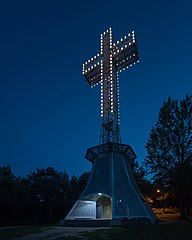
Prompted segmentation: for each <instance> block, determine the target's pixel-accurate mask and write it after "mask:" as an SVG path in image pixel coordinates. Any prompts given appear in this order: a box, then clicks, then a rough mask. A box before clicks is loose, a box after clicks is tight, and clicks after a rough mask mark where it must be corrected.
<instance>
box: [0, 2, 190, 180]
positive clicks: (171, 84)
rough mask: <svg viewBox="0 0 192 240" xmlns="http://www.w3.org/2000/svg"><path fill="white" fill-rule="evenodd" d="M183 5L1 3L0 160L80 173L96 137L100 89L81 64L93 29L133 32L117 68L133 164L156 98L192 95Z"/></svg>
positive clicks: (23, 167) (93, 47)
mask: <svg viewBox="0 0 192 240" xmlns="http://www.w3.org/2000/svg"><path fill="white" fill-rule="evenodd" d="M191 11H192V2H191V1H190V0H183V1H180V0H161V1H152V0H149V1H142V0H140V1H129V0H126V1H108V0H107V1H64V0H63V1H61V0H55V1H49V0H47V1H45V0H39V1H34V0H33V1H30V0H29V1H19V0H18V1H9V0H7V1H1V3H0V166H5V165H7V164H10V165H11V167H12V170H13V173H14V174H16V175H26V174H27V173H28V172H29V171H34V170H36V168H42V167H43V168H46V167H48V166H52V167H54V168H56V169H57V170H59V171H62V170H66V171H67V172H68V173H69V174H70V175H73V174H75V175H80V174H81V173H82V172H84V171H89V170H90V168H91V164H90V163H89V162H88V161H87V160H85V159H84V156H85V153H86V150H87V148H88V147H92V146H95V145H97V144H98V143H99V135H100V124H101V119H100V89H99V87H97V88H93V89H91V88H90V87H89V85H88V83H86V81H85V79H84V77H83V75H82V64H83V63H84V62H85V61H87V60H88V59H90V58H91V57H92V56H94V55H95V54H97V53H98V52H99V50H100V49H99V48H100V34H101V33H102V32H103V31H105V30H106V29H108V28H109V27H112V30H113V34H114V37H115V39H116V40H118V39H120V38H121V37H124V35H127V34H128V33H129V32H131V31H132V30H134V31H135V33H136V37H137V42H138V47H139V53H140V63H138V64H136V65H135V66H134V67H132V68H130V69H129V70H127V71H124V72H123V73H121V74H120V75H119V79H120V116H121V135H122V140H123V143H124V144H130V145H131V146H132V147H133V149H134V150H135V152H136V154H137V156H138V158H137V160H138V161H139V162H140V163H141V162H142V160H143V158H144V156H145V154H146V152H145V147H144V146H145V144H146V141H147V139H148V137H149V133H150V130H151V128H152V126H153V125H154V124H155V122H156V120H157V116H158V112H159V108H160V107H161V105H162V103H163V101H165V100H167V98H168V96H171V97H172V98H178V99H180V98H184V97H185V96H186V94H191V92H192V61H191V56H192V47H191V44H192V14H191Z"/></svg>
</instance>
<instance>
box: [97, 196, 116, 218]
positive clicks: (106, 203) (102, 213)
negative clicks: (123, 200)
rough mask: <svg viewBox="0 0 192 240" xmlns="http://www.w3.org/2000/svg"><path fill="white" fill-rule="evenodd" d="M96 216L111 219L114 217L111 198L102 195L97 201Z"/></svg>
mask: <svg viewBox="0 0 192 240" xmlns="http://www.w3.org/2000/svg"><path fill="white" fill-rule="evenodd" d="M96 218H97V219H110V218H112V207H111V198H109V197H107V196H101V197H100V198H98V199H97V202H96Z"/></svg>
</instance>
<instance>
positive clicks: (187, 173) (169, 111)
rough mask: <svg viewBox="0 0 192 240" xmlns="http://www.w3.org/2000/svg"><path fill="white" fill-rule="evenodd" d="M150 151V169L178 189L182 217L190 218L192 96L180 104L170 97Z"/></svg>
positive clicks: (151, 138) (146, 162)
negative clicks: (188, 215) (188, 214)
mask: <svg viewBox="0 0 192 240" xmlns="http://www.w3.org/2000/svg"><path fill="white" fill-rule="evenodd" d="M146 149H147V156H146V158H145V160H144V166H145V167H146V170H147V171H148V173H153V176H154V179H156V180H157V179H160V180H161V183H162V184H163V186H164V187H169V186H170V187H172V188H173V189H174V192H175V195H176V197H177V199H178V200H179V204H180V211H181V217H182V218H186V216H187V212H189V208H190V204H189V198H190V197H191V187H190V186H191V184H192V96H188V95H187V96H186V97H185V98H184V99H183V100H180V101H178V100H173V99H171V97H169V98H168V100H167V101H166V102H164V103H163V105H162V107H161V108H160V112H159V117H158V120H157V123H156V125H155V126H154V127H153V128H152V130H151V133H150V136H149V139H148V141H147V144H146Z"/></svg>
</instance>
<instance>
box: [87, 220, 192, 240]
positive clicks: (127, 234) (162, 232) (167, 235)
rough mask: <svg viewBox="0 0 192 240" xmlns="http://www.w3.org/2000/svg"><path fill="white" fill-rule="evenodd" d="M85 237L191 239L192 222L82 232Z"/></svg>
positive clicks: (149, 239)
mask: <svg viewBox="0 0 192 240" xmlns="http://www.w3.org/2000/svg"><path fill="white" fill-rule="evenodd" d="M83 236H84V238H85V239H88V240H89V239H90V240H100V239H105V240H107V239H110V240H113V239H114V240H136V239H137V240H145V239H146V240H184V239H188V240H191V239H192V224H191V223H184V224H162V225H160V224H155V225H130V226H127V227H119V228H112V229H109V230H99V231H96V232H90V233H88V232H86V233H83Z"/></svg>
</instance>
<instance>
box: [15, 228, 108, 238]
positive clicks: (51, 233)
mask: <svg viewBox="0 0 192 240" xmlns="http://www.w3.org/2000/svg"><path fill="white" fill-rule="evenodd" d="M98 229H109V228H105V227H102V228H101V227H100V228H96V227H94V228H91V227H86V228H85V227H75V228H73V227H51V228H49V229H47V230H44V231H42V232H41V233H35V234H31V235H26V236H23V237H16V238H12V239H11V240H56V239H59V238H61V237H66V236H76V237H79V238H80V239H84V238H83V237H82V236H80V233H82V232H85V231H87V232H92V231H95V230H98Z"/></svg>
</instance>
